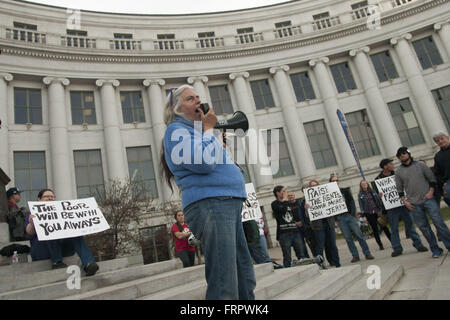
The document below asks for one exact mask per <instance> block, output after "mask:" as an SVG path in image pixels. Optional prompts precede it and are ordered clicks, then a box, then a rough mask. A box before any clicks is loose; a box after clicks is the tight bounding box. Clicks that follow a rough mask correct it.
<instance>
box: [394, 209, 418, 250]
mask: <svg viewBox="0 0 450 320" xmlns="http://www.w3.org/2000/svg"><path fill="white" fill-rule="evenodd" d="M387 214H388V222H389V225H390V226H391V243H392V249H393V250H394V251H403V247H402V244H401V243H400V235H399V233H398V223H399V220H400V218H401V219H402V220H403V222H404V224H405V231H406V233H407V234H408V235H409V237H410V238H411V240H412V241H413V246H414V247H415V248H416V249H417V248H420V247H422V246H423V244H422V240H420V236H419V234H418V233H417V232H416V228H415V227H414V222H413V219H412V218H411V215H410V213H409V211H408V209H407V208H406V207H405V206H401V207H397V208H393V209H390V210H387Z"/></svg>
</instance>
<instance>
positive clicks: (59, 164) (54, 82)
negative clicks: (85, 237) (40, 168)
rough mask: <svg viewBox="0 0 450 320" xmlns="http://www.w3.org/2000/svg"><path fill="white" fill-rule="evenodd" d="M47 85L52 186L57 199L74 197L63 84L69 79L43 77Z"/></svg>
mask: <svg viewBox="0 0 450 320" xmlns="http://www.w3.org/2000/svg"><path fill="white" fill-rule="evenodd" d="M43 82H44V84H46V85H47V86H48V118H49V128H50V156H51V159H52V175H53V188H54V190H55V192H56V194H57V195H58V199H61V200H65V199H72V198H74V197H76V195H75V193H74V190H73V184H72V179H71V178H72V174H71V173H72V172H73V168H72V166H71V163H73V161H72V159H71V158H72V149H71V147H70V143H69V135H68V131H67V115H66V104H65V91H64V86H68V85H69V84H70V81H69V79H66V78H57V77H45V78H44V79H43Z"/></svg>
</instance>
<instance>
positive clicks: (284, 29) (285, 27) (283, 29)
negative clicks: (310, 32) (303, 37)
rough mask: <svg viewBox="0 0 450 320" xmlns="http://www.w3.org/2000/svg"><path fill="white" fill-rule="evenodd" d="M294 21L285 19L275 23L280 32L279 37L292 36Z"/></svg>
mask: <svg viewBox="0 0 450 320" xmlns="http://www.w3.org/2000/svg"><path fill="white" fill-rule="evenodd" d="M291 27H292V23H291V22H290V21H283V22H278V23H275V28H276V29H277V32H278V37H279V38H284V37H290V36H292V28H291Z"/></svg>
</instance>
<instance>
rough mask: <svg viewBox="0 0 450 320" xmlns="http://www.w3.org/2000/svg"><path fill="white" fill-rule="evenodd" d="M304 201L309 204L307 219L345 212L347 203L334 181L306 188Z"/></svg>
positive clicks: (311, 219) (316, 218)
mask: <svg viewBox="0 0 450 320" xmlns="http://www.w3.org/2000/svg"><path fill="white" fill-rule="evenodd" d="M303 192H304V194H305V201H306V203H307V204H309V205H310V208H309V210H308V215H309V220H310V221H314V220H319V219H323V218H328V217H332V216H335V215H338V214H340V213H343V212H347V205H346V204H345V199H344V197H343V196H342V193H341V190H340V189H339V186H338V184H337V183H336V182H331V183H327V184H321V185H318V186H315V187H311V188H306V189H305V190H304V191H303Z"/></svg>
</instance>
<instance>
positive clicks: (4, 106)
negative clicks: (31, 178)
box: [0, 73, 14, 175]
mask: <svg viewBox="0 0 450 320" xmlns="http://www.w3.org/2000/svg"><path fill="white" fill-rule="evenodd" d="M13 78H14V77H13V75H12V74H9V73H0V120H1V121H2V123H1V127H0V168H2V169H3V171H4V172H6V174H8V175H12V172H9V154H10V151H9V140H8V136H9V133H8V130H9V120H8V110H9V103H8V82H10V81H12V80H13Z"/></svg>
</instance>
